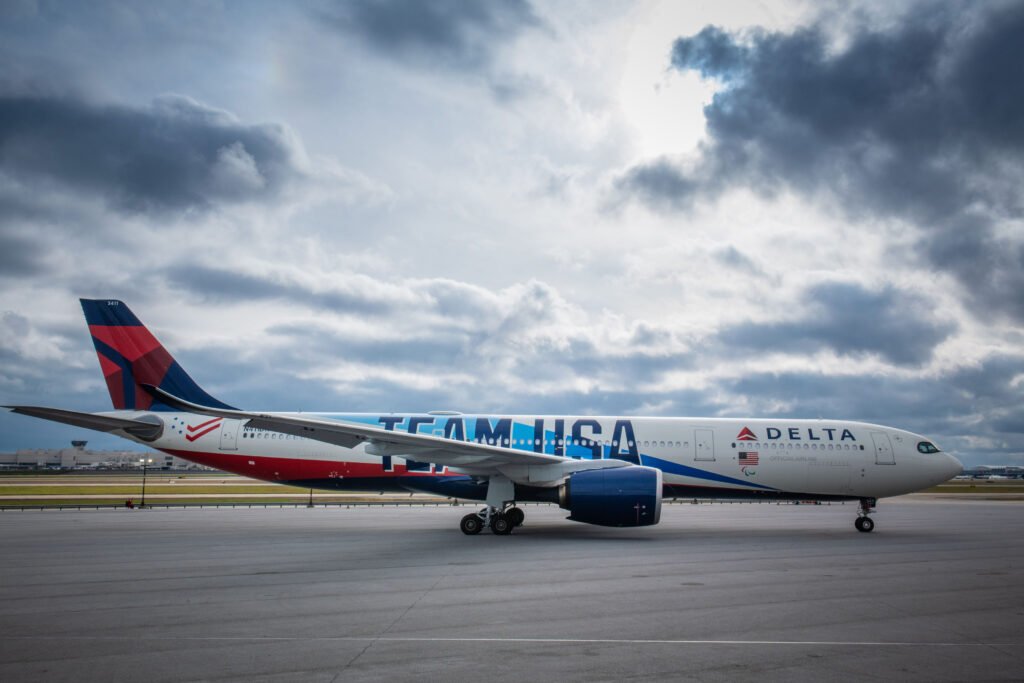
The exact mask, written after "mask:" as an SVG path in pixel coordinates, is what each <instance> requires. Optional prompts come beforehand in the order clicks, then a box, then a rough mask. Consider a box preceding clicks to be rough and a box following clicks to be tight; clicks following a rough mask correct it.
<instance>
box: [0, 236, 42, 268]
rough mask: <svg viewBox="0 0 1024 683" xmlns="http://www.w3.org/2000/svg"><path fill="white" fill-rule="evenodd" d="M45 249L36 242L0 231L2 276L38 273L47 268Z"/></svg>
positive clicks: (0, 266)
mask: <svg viewBox="0 0 1024 683" xmlns="http://www.w3.org/2000/svg"><path fill="white" fill-rule="evenodd" d="M43 254H44V250H43V248H42V247H40V246H39V245H38V244H36V243H35V242H32V241H29V240H27V239H25V238H23V237H20V236H17V235H7V234H4V233H2V232H0V278H9V277H26V276H32V275H38V274H40V273H42V272H43V271H44V270H45V265H44V258H43Z"/></svg>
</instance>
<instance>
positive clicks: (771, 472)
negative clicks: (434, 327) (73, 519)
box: [4, 299, 963, 535]
mask: <svg viewBox="0 0 1024 683" xmlns="http://www.w3.org/2000/svg"><path fill="white" fill-rule="evenodd" d="M81 304H82V309H83V311H84V312H85V319H86V323H87V324H88V327H89V332H90V334H91V335H92V340H93V344H94V346H95V348H96V353H97V355H98V357H99V362H100V367H101V369H102V371H103V375H104V377H105V378H106V383H107V388H108V390H109V393H110V398H111V401H112V402H113V407H114V410H113V411H107V412H98V413H84V412H77V411H70V410H60V409H56V408H46V407H38V406H4V407H6V408H8V409H10V410H12V411H13V412H15V413H20V414H23V415H29V416H32V417H37V418H42V419H46V420H52V421H55V422H61V423H64V424H70V425H74V426H77V427H84V428H87V429H93V430H97V431H100V432H106V433H110V434H115V435H117V436H120V437H124V438H126V439H129V440H131V441H135V442H137V443H140V444H145V445H147V446H149V447H152V448H154V449H157V450H159V451H163V452H164V453H168V454H171V455H175V456H178V457H180V458H184V459H186V460H190V461H192V462H196V463H199V464H202V465H207V466H210V467H214V468H217V469H221V470H225V471H228V472H233V473H236V474H240V475H243V476H247V477H252V478H255V479H262V480H264V481H270V482H278V483H281V484H290V485H293V486H300V487H302V488H303V489H314V488H315V489H326V490H330V491H385V490H391V491H402V492H422V493H430V494H436V495H441V496H447V497H451V498H458V499H467V500H474V501H481V502H483V507H482V509H480V510H479V511H477V512H472V513H470V514H467V515H465V516H464V517H463V518H462V519H461V521H460V524H459V527H460V529H461V530H462V532H463V533H465V534H469V535H473V534H477V533H479V532H480V531H481V530H482V529H485V528H489V529H490V530H491V532H492V533H494V534H497V535H507V534H510V533H512V531H513V529H515V528H517V527H519V526H520V525H522V524H523V522H524V520H525V514H524V513H523V511H522V508H521V507H518V506H517V503H521V502H547V503H555V504H558V505H559V506H560V507H562V508H564V509H567V510H568V511H569V516H568V519H570V520H574V521H578V522H583V523H587V524H596V525H601V526H613V527H640V526H650V525H654V524H657V523H658V522H659V520H660V518H661V507H662V500H663V499H664V498H678V497H685V498H694V499H696V498H707V499H733V500H761V501H778V500H783V501H787V500H788V501H807V500H814V501H847V500H850V501H858V502H859V506H858V511H857V517H856V521H855V526H856V528H857V530H858V531H861V532H870V531H872V530H873V529H874V526H875V524H874V521H873V520H872V518H871V517H870V514H871V513H873V512H875V506H876V503H877V500H878V499H879V498H883V497H888V496H898V495H902V494H905V493H911V492H913V491H919V490H921V489H925V488H928V487H931V486H934V485H936V484H939V483H942V482H944V481H947V480H949V479H951V478H953V477H955V476H957V475H959V474H960V473H961V472H962V471H963V467H962V466H961V464H960V462H959V461H958V460H957V459H956V458H954V457H953V456H951V455H949V454H947V453H944V452H942V451H941V450H940V449H939V448H938V447H937V446H936V445H935V444H934V442H933V441H931V440H929V439H927V438H925V437H923V436H920V435H917V434H913V433H911V432H908V431H904V430H902V429H895V428H892V427H886V426H882V425H876V424H869V423H865V422H855V421H850V420H822V419H816V420H797V419H785V418H778V419H775V418H772V419H755V418H749V419H736V418H699V417H698V418H690V417H591V416H573V415H475V414H470V415H467V414H462V413H459V412H454V411H433V412H428V413H415V414H407V413H381V414H377V413H373V414H366V413H359V414H346V413H282V412H260V411H250V410H239V409H237V408H235V407H233V406H230V405H228V404H226V403H223V402H222V401H219V400H218V399H216V398H214V397H213V396H211V395H210V394H208V393H206V391H204V390H203V389H202V388H201V387H200V386H199V385H198V384H196V382H195V381H194V380H193V379H192V378H191V377H190V376H189V375H188V374H187V373H186V372H185V370H184V369H183V368H182V367H181V365H180V364H179V363H178V362H177V361H176V360H175V359H174V358H173V357H172V356H171V354H170V353H169V352H168V351H167V350H166V349H165V348H164V347H163V345H162V344H161V343H160V342H159V341H158V340H157V338H156V337H155V336H153V334H152V333H151V332H150V331H149V329H148V328H146V327H145V326H144V325H143V324H142V323H141V322H140V321H139V319H138V318H137V317H136V316H135V314H134V313H132V311H131V310H130V309H129V308H128V306H127V305H126V304H124V303H123V302H121V301H117V300H106V299H81Z"/></svg>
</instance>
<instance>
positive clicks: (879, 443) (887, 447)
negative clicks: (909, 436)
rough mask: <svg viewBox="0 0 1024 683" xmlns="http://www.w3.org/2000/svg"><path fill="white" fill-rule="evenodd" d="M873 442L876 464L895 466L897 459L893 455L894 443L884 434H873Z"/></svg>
mask: <svg viewBox="0 0 1024 683" xmlns="http://www.w3.org/2000/svg"><path fill="white" fill-rule="evenodd" d="M871 440H872V441H874V442H875V464H876V465H895V464H896V458H895V457H893V453H892V442H891V441H890V440H889V435H888V434H885V433H884V432H871Z"/></svg>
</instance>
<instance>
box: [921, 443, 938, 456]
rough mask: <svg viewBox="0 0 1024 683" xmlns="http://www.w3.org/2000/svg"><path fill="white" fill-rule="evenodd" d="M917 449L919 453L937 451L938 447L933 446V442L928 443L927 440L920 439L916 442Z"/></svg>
mask: <svg viewBox="0 0 1024 683" xmlns="http://www.w3.org/2000/svg"><path fill="white" fill-rule="evenodd" d="M917 450H918V451H920V452H921V453H938V452H939V449H938V448H937V447H936V446H935V444H933V443H929V442H927V441H922V442H921V443H919V444H917Z"/></svg>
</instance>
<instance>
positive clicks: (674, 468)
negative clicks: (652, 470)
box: [640, 454, 776, 491]
mask: <svg viewBox="0 0 1024 683" xmlns="http://www.w3.org/2000/svg"><path fill="white" fill-rule="evenodd" d="M640 462H641V463H642V464H644V465H647V466H648V467H657V468H658V469H659V470H661V471H662V472H664V473H665V474H678V475H679V476H682V477H693V478H694V479H706V480H707V481H720V482H722V483H723V484H737V485H739V486H742V487H743V488H751V487H753V488H756V489H764V490H765V491H775V490H776V489H774V488H772V487H771V486H764V485H762V484H755V483H753V482H750V481H743V480H742V479H733V478H732V477H727V476H725V475H724V474H716V473H714V472H708V471H706V470H700V469H697V468H696V467H688V466H686V465H680V464H679V463H677V462H672V461H671V460H662V459H661V458H655V457H654V456H651V455H647V454H642V455H641V456H640Z"/></svg>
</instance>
